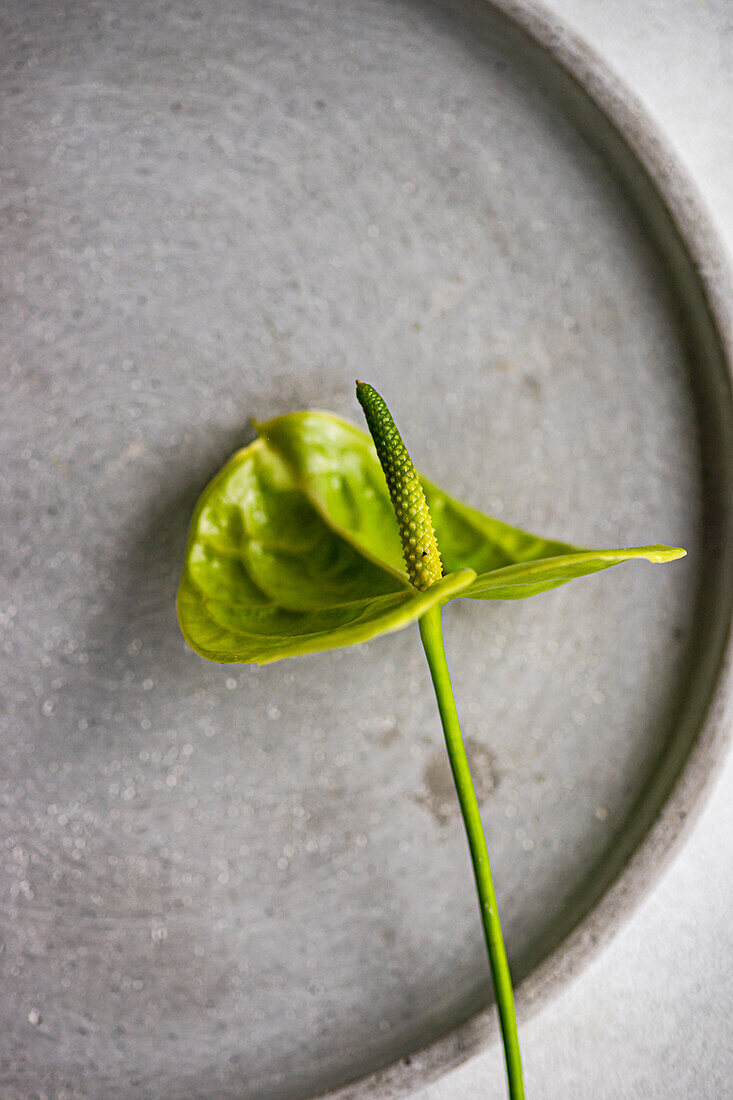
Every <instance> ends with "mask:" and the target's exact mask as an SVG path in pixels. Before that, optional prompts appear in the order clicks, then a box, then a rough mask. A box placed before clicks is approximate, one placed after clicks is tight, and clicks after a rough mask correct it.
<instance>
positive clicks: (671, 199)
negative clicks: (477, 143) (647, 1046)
mask: <svg viewBox="0 0 733 1100" xmlns="http://www.w3.org/2000/svg"><path fill="white" fill-rule="evenodd" d="M449 5H450V7H451V8H456V9H463V10H465V9H466V8H471V9H473V10H474V11H476V12H478V13H479V14H480V13H481V10H483V12H484V13H485V14H486V13H491V14H494V15H498V16H499V17H500V18H502V19H503V20H504V21H505V22H506V23H507V24H509V25H510V26H512V27H513V29H515V30H518V31H519V32H521V33H522V34H523V36H524V37H525V38H526V39H528V40H529V43H530V49H531V48H533V47H534V48H535V49H536V48H539V50H540V51H542V52H544V53H545V54H546V55H547V56H548V57H549V60H550V62H551V64H553V66H554V68H555V69H556V71H560V72H561V73H562V74H563V75H565V76H566V77H570V79H571V80H572V81H573V82H574V84H575V85H576V87H577V89H579V90H580V92H581V94H582V95H583V96H584V98H585V100H586V102H588V103H589V104H590V106H591V109H595V110H596V111H597V112H599V113H600V114H601V115H603V116H605V119H606V120H607V122H609V123H610V124H611V127H612V128H613V129H614V130H615V132H616V135H617V137H618V138H620V141H621V143H622V145H623V146H624V147H625V152H626V154H627V157H628V158H629V160H630V161H631V162H632V163H634V164H635V165H636V167H638V168H640V169H641V171H642V173H643V175H644V177H645V179H646V182H647V184H651V187H652V189H653V190H654V191H656V193H657V195H656V197H657V200H658V204H659V206H660V208H662V209H663V210H665V211H666V213H667V215H668V216H669V217H670V218H671V220H672V222H673V224H674V228H675V230H676V234H677V236H678V239H679V241H680V243H681V244H682V246H683V248H684V250H685V252H686V253H687V257H688V262H689V264H690V267H691V269H692V270H693V271H694V273H695V275H696V276H697V281H698V285H699V288H700V290H701V291H702V295H703V299H704V302H705V305H706V306H707V310H708V312H709V315H710V322H711V327H712V329H713V331H714V333H715V337H716V339H717V343H718V350H719V352H720V354H721V357H722V360H723V361H724V363H725V367H726V374H727V383H728V384H730V382H731V378H732V377H733V287H732V286H731V281H730V267H729V263H728V258H727V256H726V253H725V251H724V249H723V246H722V244H721V242H720V239H719V238H718V236H717V234H716V232H715V230H714V228H713V224H712V220H711V218H710V215H709V214H708V212H707V210H706V209H705V206H704V203H703V201H702V199H701V197H700V195H699V194H698V192H697V189H696V187H695V186H694V184H693V183H692V181H691V179H690V178H689V176H688V174H687V171H686V170H685V169H684V168H683V167H682V166H681V163H680V162H679V161H678V159H677V157H676V155H675V154H674V153H673V152H671V150H670V148H669V147H668V145H667V143H666V141H665V140H664V138H663V137H662V135H661V133H660V131H659V130H658V129H657V126H656V124H655V123H654V122H653V121H652V120H651V118H650V117H649V115H648V114H647V111H646V109H645V108H644V107H643V106H642V104H641V102H640V101H639V100H638V99H637V98H636V96H635V95H634V93H633V92H631V91H629V89H628V88H627V87H626V86H625V85H624V83H623V82H622V81H621V80H620V78H619V77H617V76H616V74H615V73H614V72H613V70H612V69H611V68H610V67H609V65H608V64H607V63H606V62H605V61H604V60H602V59H601V57H600V56H599V55H598V54H597V53H596V52H595V50H594V49H593V48H592V47H591V46H589V45H588V43H587V42H585V40H584V39H583V38H582V37H581V36H580V35H578V34H576V33H575V32H574V31H571V30H569V29H568V28H567V27H566V26H565V25H564V24H563V23H562V22H561V21H560V19H559V18H558V17H557V16H555V15H554V14H553V13H552V12H550V11H549V10H548V9H547V8H546V7H545V6H544V5H542V4H539V3H536V2H535V0H449ZM603 157H604V160H606V161H607V162H608V161H609V156H608V154H605V153H604V155H603ZM726 396H728V403H729V405H730V395H729V394H728V395H726ZM729 413H730V414H731V417H733V408H729ZM727 498H728V500H729V508H728V515H727V516H726V519H727V522H728V527H729V528H730V527H731V526H732V519H733V474H731V475H730V476H729V477H728V484H727ZM728 534H729V535H730V537H729V538H728V539H726V538H725V537H724V538H723V547H725V548H727V562H725V563H724V566H725V565H727V572H728V574H729V575H730V576H731V577H733V531H729V532H728ZM728 603H729V604H730V599H729V601H728ZM732 627H733V623H732V616H731V608H730V606H729V607H728V613H727V619H726V623H725V640H724V643H723V645H722V647H721V649H722V653H721V658H720V661H719V665H718V672H717V678H716V681H715V689H714V692H713V694H712V697H711V698H710V700H709V703H708V706H707V710H706V713H705V714H704V718H703V720H702V723H701V724H700V726H699V729H698V732H697V735H696V737H695V739H694V742H693V744H692V747H691V749H690V751H689V752H688V754H687V756H686V758H685V760H684V761H683V763H682V764H681V767H680V769H679V771H678V774H677V776H676V778H675V779H674V781H673V785H672V787H671V789H670V791H669V793H668V795H667V797H666V799H665V801H664V803H663V805H662V808H661V810H660V811H659V813H658V815H657V817H656V818H655V820H654V821H653V822H652V824H651V826H650V827H649V828H648V829H647V831H646V833H645V834H644V836H643V838H642V839H641V840H640V842H639V843H638V844H637V846H636V847H635V849H634V850H633V852H632V853H631V855H630V857H629V858H628V860H627V861H626V863H625V865H624V866H623V867H622V868H621V870H620V871H619V872H618V873H617V874H616V876H615V878H614V879H613V880H612V882H611V883H610V885H609V886H608V888H607V889H606V890H605V892H604V893H603V895H602V896H601V897H600V899H599V900H598V901H597V902H596V904H595V905H593V907H592V908H591V909H590V911H589V912H588V913H587V914H586V915H585V916H584V917H582V918H581V919H580V921H579V923H578V924H577V925H576V926H575V927H574V929H573V930H572V931H571V932H570V933H569V935H567V936H566V937H565V938H564V939H563V940H562V942H561V943H560V945H559V946H558V947H557V948H555V950H554V951H552V952H551V953H550V954H549V955H548V956H547V957H546V958H545V959H544V960H543V961H542V962H540V963H539V964H538V965H537V966H535V967H534V968H533V969H532V970H531V971H530V973H529V974H528V975H527V977H526V978H524V979H523V980H522V981H521V983H520V984H519V986H518V987H516V1008H517V1016H518V1018H519V1021H520V1023H521V1022H522V1021H524V1020H526V1019H527V1018H528V1017H529V1016H530V1015H532V1014H533V1013H534V1012H535V1011H537V1010H538V1009H539V1008H540V1007H541V1006H543V1005H544V1004H546V1003H547V1001H548V1000H550V999H551V998H552V997H553V996H554V994H555V993H556V992H559V990H560V988H561V987H562V986H563V985H564V984H565V983H566V982H567V981H568V980H569V979H570V978H572V977H575V976H577V975H578V974H579V973H580V971H581V970H582V969H583V968H584V967H585V966H586V965H587V964H588V963H589V962H590V961H591V959H592V958H593V957H594V956H595V955H596V954H597V953H598V952H599V951H600V949H601V948H602V947H603V946H604V945H605V944H606V943H608V942H609V941H610V939H611V938H612V937H613V936H614V935H615V933H616V932H617V931H618V930H619V929H620V928H621V927H622V925H623V924H624V923H625V922H626V920H627V919H628V918H629V917H630V916H631V914H632V913H633V911H634V910H635V909H636V907H637V905H638V904H639V902H640V901H641V900H642V898H643V897H644V896H645V895H646V894H647V893H648V892H649V890H650V889H651V887H652V886H653V885H654V884H655V883H656V882H657V881H658V880H659V879H660V877H661V875H662V872H663V871H664V870H665V869H666V867H667V866H668V865H669V863H670V861H671V859H672V857H673V855H674V854H675V853H676V851H677V850H678V849H679V847H680V846H681V844H682V842H683V841H684V840H685V839H686V837H687V836H688V835H689V833H690V831H691V829H692V825H693V824H694V822H695V821H696V820H697V817H698V815H699V813H700V812H701V810H702V808H703V805H704V803H705V801H706V795H707V794H708V792H709V791H710V789H711V787H712V785H713V782H714V780H715V779H716V778H717V775H718V773H719V771H720V770H721V769H722V765H723V763H724V761H725V759H726V756H727V753H728V749H729V747H730V743H731V741H732V740H733V636H732V633H731V631H732ZM498 1038H499V1032H498V1027H497V1023H496V1020H495V1012H494V1008H493V1006H490V1007H488V1008H485V1009H482V1010H480V1011H479V1012H478V1013H476V1015H474V1016H473V1017H471V1018H470V1019H469V1020H467V1021H466V1022H465V1023H462V1024H459V1025H458V1026H457V1027H456V1028H454V1029H453V1030H452V1031H450V1032H448V1033H446V1034H445V1035H443V1036H441V1037H440V1038H439V1039H437V1040H435V1041H433V1042H431V1043H430V1044H429V1045H427V1046H426V1047H425V1048H423V1049H421V1050H419V1051H417V1052H416V1053H414V1054H411V1055H410V1056H409V1057H407V1058H404V1057H403V1058H402V1059H400V1060H399V1061H397V1062H395V1063H393V1064H392V1065H390V1066H387V1067H385V1068H384V1069H381V1070H378V1071H376V1072H374V1073H370V1074H368V1075H366V1076H364V1077H361V1078H358V1079H356V1080H354V1081H352V1082H351V1083H349V1084H347V1085H344V1086H340V1087H339V1088H337V1089H335V1090H333V1091H330V1092H328V1093H324V1094H322V1096H321V1100H357V1098H359V1100H367V1098H374V1100H378V1098H383V1100H387V1098H388V1097H389V1098H392V1100H394V1098H396V1097H399V1096H407V1095H409V1094H411V1093H412V1092H413V1091H414V1090H416V1089H418V1088H420V1087H421V1086H425V1085H428V1084H429V1083H430V1082H433V1081H435V1080H437V1079H438V1078H439V1077H441V1076H442V1075H443V1074H445V1073H447V1072H448V1071H449V1070H451V1069H454V1068H456V1067H457V1066H459V1065H461V1064H462V1063H463V1062H464V1061H466V1060H467V1059H468V1058H469V1057H470V1056H472V1055H474V1054H476V1053H478V1052H479V1051H480V1050H482V1049H483V1048H485V1047H487V1046H488V1045H489V1044H491V1043H493V1042H496V1041H497V1040H498ZM497 1068H498V1070H499V1069H500V1070H501V1072H502V1073H503V1069H502V1068H501V1067H500V1063H499V1061H497Z"/></svg>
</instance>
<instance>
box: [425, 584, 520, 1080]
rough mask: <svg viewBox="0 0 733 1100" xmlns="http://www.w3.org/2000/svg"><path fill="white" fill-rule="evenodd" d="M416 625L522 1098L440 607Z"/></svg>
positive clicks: (511, 1076)
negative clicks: (436, 703)
mask: <svg viewBox="0 0 733 1100" xmlns="http://www.w3.org/2000/svg"><path fill="white" fill-rule="evenodd" d="M418 626H419V628H420V638H421V640H422V644H423V648H424V650H425V656H426V657H427V660H428V667H429V669H430V676H431V678H432V681H433V687H434V689H435V696H436V699H437V701H438V710H439V712H440V720H441V723H442V725H443V732H444V733H445V743H446V747H447V749H448V759H449V760H450V766H451V771H452V772H453V779H454V781H455V785H456V791H457V793H458V801H459V803H460V806H461V814H462V815H463V823H464V825H465V827H466V833H467V835H468V847H469V849H470V852H471V862H472V863H473V873H474V876H475V879H476V889H477V891H478V898H479V908H480V910H481V921H482V923H483V926H484V935H485V937H486V948H487V950H488V953H489V965H490V967H491V977H492V979H493V982H494V992H495V995H496V1005H497V1008H498V1010H499V1022H500V1024H501V1034H502V1039H503V1042H504V1057H505V1060H506V1073H507V1081H508V1085H509V1097H510V1100H524V1084H523V1082H522V1060H521V1057H520V1054H519V1039H518V1037H517V1019H516V1014H515V1011H514V994H513V992H512V979H511V975H510V973H509V964H508V962H507V957H506V949H505V947H504V937H503V936H502V934H501V924H500V923H499V912H498V909H497V906H496V894H495V893H494V883H493V880H492V877H491V866H490V864H489V852H488V848H487V847H486V837H485V836H484V830H483V826H482V824H481V814H480V812H479V808H478V802H477V801H476V792H475V790H474V786H473V782H472V780H471V772H470V769H469V766H468V758H467V756H466V749H465V746H464V744H463V738H462V736H461V727H460V725H459V722H458V712H457V710H456V703H455V699H454V698H453V687H452V685H451V681H450V673H449V672H448V662H447V661H446V657H445V647H444V645H443V627H442V623H441V618H440V606H439V605H438V606H435V607H431V608H430V610H429V611H426V612H425V614H424V615H423V616H422V617H421V618H420V619H419V620H418Z"/></svg>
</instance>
